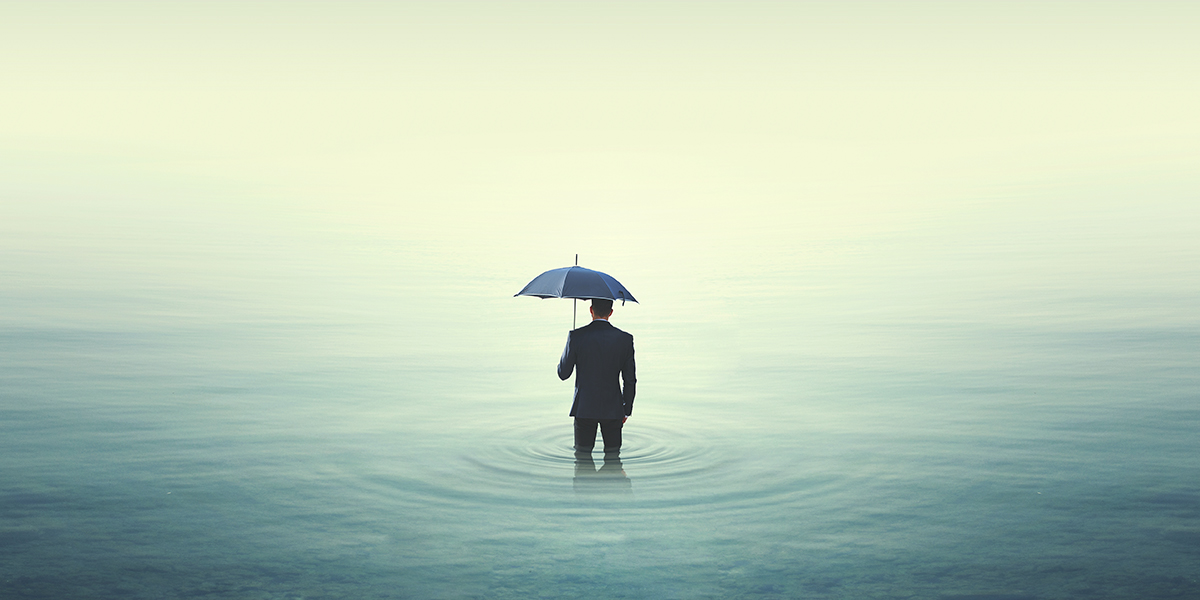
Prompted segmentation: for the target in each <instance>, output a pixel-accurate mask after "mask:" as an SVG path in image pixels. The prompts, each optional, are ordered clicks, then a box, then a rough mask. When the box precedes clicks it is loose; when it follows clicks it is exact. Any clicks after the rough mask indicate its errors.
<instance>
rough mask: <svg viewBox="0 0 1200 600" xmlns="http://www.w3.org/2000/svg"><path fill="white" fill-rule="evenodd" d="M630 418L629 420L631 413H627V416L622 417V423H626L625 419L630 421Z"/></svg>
mask: <svg viewBox="0 0 1200 600" xmlns="http://www.w3.org/2000/svg"><path fill="white" fill-rule="evenodd" d="M628 420H629V415H625V416H623V417H621V424H622V425H624V424H625V421H628Z"/></svg>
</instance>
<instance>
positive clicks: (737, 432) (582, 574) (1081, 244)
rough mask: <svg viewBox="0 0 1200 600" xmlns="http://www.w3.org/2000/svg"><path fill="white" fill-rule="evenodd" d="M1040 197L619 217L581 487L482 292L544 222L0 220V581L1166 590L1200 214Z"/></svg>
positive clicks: (1168, 205) (25, 207) (527, 253)
mask: <svg viewBox="0 0 1200 600" xmlns="http://www.w3.org/2000/svg"><path fill="white" fill-rule="evenodd" d="M1043 192H1044V193H1043V195H1042V196H1041V197H1028V196H1022V195H1020V194H1017V195H1014V196H1004V195H1003V194H1001V195H1000V196H998V197H994V198H989V199H986V200H982V199H967V200H963V201H962V202H961V204H960V205H958V206H959V208H957V209H955V210H949V209H947V208H946V207H945V206H943V207H941V208H936V209H931V208H927V209H925V210H923V211H917V212H916V213H914V214H910V215H905V216H900V215H899V213H896V214H892V215H885V216H886V218H882V217H881V218H878V219H874V218H867V217H862V218H858V217H855V218H849V217H847V218H846V219H843V220H841V221H838V222H837V224H836V226H835V225H830V226H829V227H823V226H821V224H820V223H818V224H816V225H814V224H813V223H812V222H811V221H810V220H809V219H808V215H806V214H804V213H803V212H802V211H800V212H798V211H795V210H791V209H786V208H773V207H759V208H760V209H761V212H760V213H754V212H753V211H752V210H751V209H749V208H748V209H745V210H744V211H741V212H729V213H720V212H718V213H713V214H708V215H705V216H702V217H692V219H693V220H691V221H688V220H686V219H685V220H683V221H682V222H679V221H675V220H670V221H668V220H665V219H663V218H662V215H657V214H655V213H652V212H650V209H648V208H647V209H645V211H646V212H639V210H638V209H636V208H635V207H629V206H627V207H624V208H625V209H628V212H627V213H626V214H624V215H622V216H623V217H631V218H630V221H632V222H636V223H640V224H635V225H631V227H634V228H636V229H637V230H638V231H645V232H646V236H645V237H642V238H638V239H634V240H631V239H628V238H625V239H623V240H622V244H621V245H620V246H619V247H614V246H606V245H605V244H604V243H602V241H599V240H598V238H595V237H593V238H586V239H583V240H582V243H581V244H580V245H583V246H585V247H584V248H583V250H582V252H583V256H582V257H581V260H580V263H581V264H582V265H584V266H588V267H590V268H596V269H600V270H604V271H607V272H610V273H612V274H614V275H615V276H617V277H618V278H619V279H620V280H621V281H622V282H623V283H625V284H626V285H627V286H628V287H629V288H630V290H631V291H633V293H635V294H636V295H637V296H638V298H640V299H642V304H641V305H633V304H630V305H628V306H624V307H620V306H618V308H617V312H616V314H615V317H614V323H615V324H616V325H618V326H619V327H622V328H624V329H626V330H627V331H630V332H631V333H633V334H634V335H635V337H636V344H637V351H638V365H639V396H638V400H637V405H636V409H635V413H634V415H633V418H632V419H631V420H630V422H629V424H628V425H627V427H626V444H625V450H624V452H623V453H622V456H621V459H620V462H619V464H618V463H617V462H615V461H608V462H606V461H605V460H604V459H603V458H602V456H601V455H600V454H597V455H596V456H595V459H594V462H593V463H588V462H586V461H576V460H575V458H574V457H573V456H572V454H571V452H570V449H569V446H570V443H571V440H570V433H571V423H570V419H569V418H568V417H567V410H568V408H569V404H570V385H569V384H567V383H563V382H559V381H558V379H557V377H556V376H555V375H554V367H555V364H556V361H557V359H558V355H559V352H560V351H561V345H562V343H563V341H565V338H566V331H567V329H568V328H569V324H570V319H571V312H570V311H571V306H570V303H569V302H567V301H554V300H545V301H542V300H535V299H530V298H512V297H511V296H512V294H513V293H515V292H516V291H517V290H519V289H520V288H521V287H522V286H523V285H524V284H525V283H526V282H527V281H528V280H529V279H531V278H532V277H533V276H535V275H537V274H538V273H540V272H541V271H543V270H546V269H550V268H556V267H561V266H566V265H568V264H570V262H571V261H572V260H573V254H574V252H576V251H580V249H579V248H577V247H573V246H572V245H570V244H569V243H563V241H564V240H569V238H570V233H569V232H567V233H558V234H555V236H557V237H552V238H551V239H550V240H546V239H544V238H541V239H539V237H538V235H537V233H538V230H539V229H544V224H545V223H544V222H542V221H536V222H533V221H531V222H529V223H528V224H522V222H521V217H524V216H527V215H524V214H518V215H516V216H506V214H505V212H504V211H503V210H497V211H496V212H489V213H487V214H485V215H482V216H476V217H474V219H475V220H473V221H468V222H467V225H464V226H463V227H461V228H456V227H455V226H454V225H453V223H454V219H453V218H446V219H445V220H443V221H436V222H434V221H431V220H429V219H428V218H426V220H424V221H421V220H420V219H418V220H417V222H408V221H406V220H405V219H404V218H399V219H394V220H391V221H388V222H387V223H384V224H380V222H379V221H377V220H375V219H373V218H370V215H369V214H368V215H366V216H364V214H354V213H348V212H345V211H340V210H338V209H336V208H331V207H324V208H322V207H314V206H309V207H301V208H298V209H295V210H290V209H289V210H287V211H284V210H276V209H275V208H272V207H269V206H266V207H264V206H255V207H252V208H245V207H238V206H234V205H220V206H213V205H207V204H205V203H204V202H193V203H186V202H185V203H182V204H176V205H174V206H172V207H170V208H164V207H163V205H161V204H157V203H154V202H146V203H142V204H138V203H136V202H134V203H126V204H123V203H117V202H102V203H97V204H71V203H67V202H57V201H53V200H47V199H45V198H41V199H38V201H37V202H34V201H32V200H30V201H28V202H26V201H22V202H13V203H11V204H8V205H7V206H6V207H5V209H4V213H3V214H4V219H3V220H2V221H0V233H2V234H3V235H0V282H2V283H0V456H3V461H0V597H4V598H71V597H74V598H180V597H201V598H531V597H544V598H763V599H767V598H959V599H966V598H971V599H976V600H984V599H990V600H1000V599H1010V600H1011V599H1018V598H1019V599H1053V598H1194V597H1198V596H1200V483H1198V482H1200V458H1197V457H1198V456H1200V436H1197V435H1196V433H1197V430H1198V426H1200V406H1198V404H1197V400H1198V398H1197V390H1198V389H1200V385H1198V384H1200V377H1198V376H1197V373H1198V371H1197V369H1196V365H1197V364H1200V319H1198V318H1197V313H1196V310H1195V307H1196V306H1200V278H1197V276H1196V273H1198V272H1200V243H1198V242H1197V241H1196V240H1198V239H1200V227H1198V226H1197V223H1200V221H1198V220H1197V217H1198V216H1200V214H1198V213H1197V210H1196V207H1195V206H1194V202H1189V201H1188V198H1189V196H1188V195H1187V194H1184V193H1182V192H1180V193H1177V194H1176V195H1174V196H1172V195H1171V194H1164V195H1162V196H1156V197H1155V198H1152V199H1147V198H1146V196H1145V195H1142V194H1128V195H1126V196H1122V195H1121V194H1120V193H1119V192H1108V193H1107V194H1108V195H1105V194H1100V193H1094V192H1087V193H1082V192H1078V191H1077V190H1076V191H1075V192H1073V193H1076V194H1079V195H1078V197H1076V198H1075V199H1074V200H1075V201H1074V202H1071V203H1061V202H1055V201H1047V200H1046V198H1055V197H1056V195H1055V194H1056V193H1057V190H1051V191H1043ZM1089 194H1091V195H1089ZM284 213H286V215H287V216H281V215H283V214H284ZM414 218H416V217H414ZM422 218H424V217H422ZM656 219H657V220H656ZM855 219H858V220H855ZM489 220H496V222H497V223H498V224H497V227H496V228H495V230H492V229H491V228H488V227H485V226H484V224H486V223H487V222H489ZM431 223H432V225H431ZM656 231H669V232H672V233H670V234H669V235H668V236H667V237H668V238H669V239H665V240H657V241H656V240H655V239H653V238H654V233H655V232H656ZM631 242H637V243H631Z"/></svg>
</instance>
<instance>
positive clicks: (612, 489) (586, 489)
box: [572, 452, 633, 494]
mask: <svg viewBox="0 0 1200 600" xmlns="http://www.w3.org/2000/svg"><path fill="white" fill-rule="evenodd" d="M572 483H573V485H574V487H575V492H576V493H586V494H595V493H601V494H614V493H616V494H632V493H633V482H632V481H630V480H629V477H628V476H626V475H625V468H624V467H623V466H622V465H621V454H620V453H619V452H605V453H604V463H603V464H601V465H600V468H599V469H597V468H596V461H595V460H593V459H592V453H591V452H576V453H575V478H574V479H573V480H572Z"/></svg>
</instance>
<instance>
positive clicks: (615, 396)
mask: <svg viewBox="0 0 1200 600" xmlns="http://www.w3.org/2000/svg"><path fill="white" fill-rule="evenodd" d="M576 367H578V368H579V373H577V374H576V375H575V402H574V403H572V404H571V416H572V417H579V418H581V419H620V418H622V417H624V416H626V415H631V414H633V396H634V394H635V393H636V392H637V367H636V366H635V365H634V362H633V336H632V335H629V334H628V333H625V332H624V331H621V330H620V329H617V328H616V327H613V326H612V325H611V324H609V322H608V321H592V323H591V324H590V325H586V326H584V327H580V328H579V329H576V330H574V331H572V332H571V333H570V335H568V336H567V347H566V348H564V349H563V354H562V358H561V359H560V360H559V361H558V377H559V379H563V380H565V379H567V378H568V377H570V376H571V371H572V370H573V369H575V368H576ZM618 376H620V378H621V380H623V381H624V382H625V389H624V390H622V389H621V384H620V382H619V381H618V380H617V377H618Z"/></svg>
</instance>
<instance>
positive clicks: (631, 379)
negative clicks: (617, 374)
mask: <svg viewBox="0 0 1200 600" xmlns="http://www.w3.org/2000/svg"><path fill="white" fill-rule="evenodd" d="M621 381H623V382H624V383H625V387H624V388H623V389H622V390H621V404H623V405H624V407H625V414H626V415H632V414H633V397H634V396H635V395H637V365H636V364H635V363H634V362H633V340H632V339H631V340H629V359H628V360H626V361H625V364H624V365H623V366H622V367H621Z"/></svg>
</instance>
